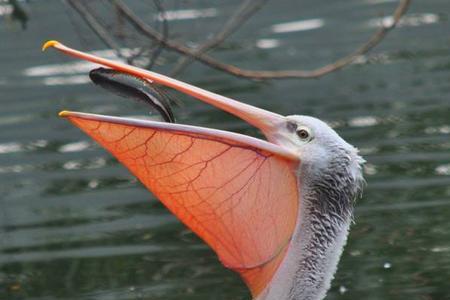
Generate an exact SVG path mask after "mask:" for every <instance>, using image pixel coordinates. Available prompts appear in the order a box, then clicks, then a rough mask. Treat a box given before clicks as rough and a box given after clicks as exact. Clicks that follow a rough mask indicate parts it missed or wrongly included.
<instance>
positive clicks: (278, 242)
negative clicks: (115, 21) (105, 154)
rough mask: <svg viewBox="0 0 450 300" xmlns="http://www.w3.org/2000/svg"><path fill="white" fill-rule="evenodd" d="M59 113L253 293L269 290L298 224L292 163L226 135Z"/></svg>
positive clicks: (236, 137) (295, 180)
mask: <svg viewBox="0 0 450 300" xmlns="http://www.w3.org/2000/svg"><path fill="white" fill-rule="evenodd" d="M61 116H64V117H67V118H68V119H69V120H70V121H71V122H72V123H73V124H74V125H76V126H77V127H79V128H80V129H81V130H83V131H84V132H86V133H87V134H88V135H89V136H91V137H92V138H93V139H94V140H96V141H97V142H98V143H99V144H100V145H102V146H103V147H104V148H105V149H107V150H108V151H109V152H111V153H112V154H113V155H114V156H115V157H116V158H117V159H118V160H119V161H120V162H121V163H122V164H123V165H124V166H126V167H127V168H128V169H129V170H130V171H131V172H132V173H133V174H134V175H135V176H136V177H137V178H139V180H140V181H141V182H142V183H143V184H144V185H145V186H146V187H147V188H148V189H149V190H150V191H151V192H152V193H153V194H154V195H155V196H156V197H157V198H158V199H159V200H160V201H161V202H162V203H163V204H164V205H165V206H166V207H167V208H168V209H169V210H170V211H171V212H172V213H173V214H175V215H176V216H177V217H178V218H179V219H180V220H181V221H182V222H183V223H184V224H186V225H187V226H188V227H189V228H190V229H191V230H192V231H194V232H195V233H196V234H197V235H198V236H199V237H201V238H202V239H203V240H204V241H205V242H206V243H207V244H208V245H209V246H211V248H213V249H214V251H215V252H216V253H217V255H218V256H219V258H220V261H221V262H222V263H223V264H224V265H225V266H226V267H227V268H230V269H233V270H234V271H236V272H237V273H239V274H240V275H241V277H242V278H243V279H244V281H245V282H246V284H247V285H248V287H249V288H250V290H251V292H252V294H253V296H257V295H258V294H259V293H260V292H261V291H262V290H263V289H264V288H265V287H266V286H267V284H268V283H269V282H270V280H271V279H272V277H273V275H274V274H275V272H276V270H277V268H278V266H279V264H280V263H281V261H282V260H283V258H284V256H285V253H286V250H287V248H288V246H289V242H290V239H291V236H292V234H293V231H294V228H295V225H296V219H297V214H298V186H297V178H296V176H295V173H294V170H295V169H296V168H297V167H298V162H294V161H292V160H289V159H288V158H285V157H283V156H281V155H279V154H277V153H274V152H271V151H270V150H268V148H267V149H266V148H264V149H263V148H258V147H256V146H255V145H257V144H256V143H254V142H253V141H254V140H256V139H254V138H251V137H246V136H242V135H239V134H234V133H230V132H224V131H219V130H214V129H206V128H200V127H194V126H187V125H179V124H170V123H162V122H152V121H140V120H135V119H125V118H116V117H108V116H99V115H91V114H83V113H73V112H62V113H61ZM247 140H248V142H247ZM266 144H269V143H266Z"/></svg>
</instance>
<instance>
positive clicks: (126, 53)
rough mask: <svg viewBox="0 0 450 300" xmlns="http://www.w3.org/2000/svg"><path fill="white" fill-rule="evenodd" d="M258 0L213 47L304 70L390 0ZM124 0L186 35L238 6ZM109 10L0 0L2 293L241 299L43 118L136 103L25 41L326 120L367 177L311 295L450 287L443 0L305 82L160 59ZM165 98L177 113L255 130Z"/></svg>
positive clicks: (232, 280) (154, 210) (449, 90)
mask: <svg viewBox="0 0 450 300" xmlns="http://www.w3.org/2000/svg"><path fill="white" fill-rule="evenodd" d="M247 2H248V1H247ZM254 2H257V1H256V0H255V1H254ZM259 2H260V4H262V5H261V7H258V8H256V7H254V11H252V12H251V13H250V15H249V16H246V17H245V22H242V24H240V25H239V26H238V27H237V28H236V29H235V30H233V31H235V32H234V34H233V35H232V36H230V37H228V38H227V39H225V40H224V41H222V42H221V43H219V44H218V45H217V46H216V47H215V48H214V49H213V50H212V51H211V52H210V55H211V56H213V57H214V58H216V59H217V60H219V61H222V62H224V63H227V64H233V65H237V66H239V67H242V68H247V69H254V70H263V69H265V70H282V69H301V70H309V69H314V68H317V67H320V66H323V65H326V64H329V63H332V62H333V61H336V60H337V59H339V58H340V57H343V56H345V55H347V54H349V53H352V52H353V51H354V50H355V49H357V48H358V47H359V46H360V45H362V44H364V43H365V42H366V41H367V40H368V39H369V37H370V36H371V35H372V34H373V33H374V32H375V31H376V30H377V28H379V26H380V24H381V23H383V22H385V23H386V22H387V23H389V22H390V21H392V19H389V18H387V17H388V16H390V15H392V13H393V11H394V10H395V8H396V6H397V5H398V4H399V2H398V1H395V0H393V1H392V0H339V1H338V0H335V1H318V0H302V1H295V0H282V1H279V0H277V1H274V0H272V1H259ZM77 3H78V4H77ZM124 3H126V4H127V5H128V7H129V8H130V9H132V10H133V12H134V13H135V14H136V15H137V16H139V18H140V19H141V20H143V21H144V22H145V23H146V24H148V25H149V26H151V27H152V28H154V29H155V30H156V31H157V32H158V34H160V36H162V37H163V38H164V39H173V40H175V41H177V42H178V43H180V44H182V45H187V46H188V47H191V49H192V48H193V47H199V45H202V44H204V43H206V42H208V41H211V40H214V38H217V33H218V32H221V30H223V29H224V27H225V26H227V25H226V24H228V23H227V22H229V20H230V19H231V18H233V16H236V12H237V10H238V9H240V7H241V5H243V4H242V1H235V0H227V1H204V0H167V1H151V0H148V1H136V0H135V1H131V0H130V1H124ZM77 7H78V9H77ZM80 7H81V11H80ZM83 7H84V8H85V9H86V8H87V12H88V14H86V10H85V11H84V13H83V10H82V9H83ZM89 15H91V17H93V19H94V20H95V21H97V22H94V23H97V25H99V26H100V27H97V28H96V27H95V25H93V23H92V22H91V23H90V24H89V22H88V21H87V20H89V17H88V18H86V16H89ZM123 15H124V14H123V13H122V14H119V13H117V9H116V8H115V7H114V1H100V0H96V1H59V0H46V1H31V0H30V1H7V0H0V299H8V300H12V299H34V300H38V299H39V300H44V299H101V300H103V299H104V300H110V299H111V300H112V299H114V300H115V299H155V300H156V299H158V300H159V299H161V300H162V299H165V300H169V299H223V300H225V299H226V300H229V299H250V295H249V293H248V291H247V289H246V287H245V286H244V284H243V283H242V282H241V281H240V279H239V278H238V277H237V275H235V274H234V273H233V272H231V271H229V270H226V269H225V268H223V267H222V266H221V265H220V263H219V262H218V260H217V258H216V256H215V254H214V253H213V252H212V251H211V250H209V249H208V248H207V247H206V246H205V245H204V244H203V243H202V242H201V241H200V240H199V239H197V238H196V237H195V236H194V235H193V234H192V233H191V232H190V231H189V230H187V229H186V228H185V227H184V226H183V225H181V224H180V223H179V222H178V221H177V220H176V219H175V218H174V217H173V216H171V215H170V214H169V213H168V211H167V210H166V209H165V208H164V207H163V206H162V205H161V204H160V203H159V202H158V201H157V200H156V199H155V198H154V197H153V196H152V195H151V194H150V193H149V192H148V191H146V190H145V189H144V188H143V187H142V186H141V184H140V183H139V182H137V181H136V179H135V178H134V177H133V176H131V175H130V174H129V173H128V172H127V171H126V169H125V168H124V167H122V166H121V165H120V164H119V163H117V161H116V160H115V159H113V158H112V157H111V156H110V155H109V154H107V153H106V152H105V151H104V150H102V149H101V148H99V146H97V145H96V144H95V143H93V142H92V141H91V140H90V139H89V138H88V137H87V136H85V135H84V134H82V133H81V132H80V131H79V130H78V129H76V128H75V127H73V126H71V125H70V124H69V123H68V122H67V121H65V120H62V119H60V118H58V117H57V113H58V112H59V111H60V110H62V109H70V110H77V111H85V112H94V113H102V114H110V115H120V116H143V115H146V114H147V111H146V110H147V108H146V107H143V106H142V105H139V104H136V103H134V102H131V101H127V100H123V99H119V98H117V97H115V96H112V95H111V94H109V93H106V92H104V91H103V90H99V89H98V88H96V87H94V86H93V84H91V83H90V82H89V78H88V76H87V72H88V71H89V70H90V69H92V68H93V66H92V65H89V64H86V63H84V62H80V61H75V60H73V59H71V58H69V57H66V56H63V55H61V54H59V53H56V52H55V51H47V52H46V53H43V52H41V50H40V48H41V45H42V43H43V42H44V41H46V40H48V39H58V40H60V41H61V42H64V43H66V44H67V45H70V46H72V47H75V48H78V49H82V50H85V51H95V53H96V54H99V55H102V56H105V57H111V58H113V57H116V58H122V59H124V60H127V61H129V62H132V63H134V64H136V65H140V66H145V67H150V68H152V69H154V70H157V71H158V72H161V73H165V74H171V73H174V74H176V75H177V78H180V79H182V80H184V81H187V82H189V83H192V84H194V85H198V86H200V87H202V88H205V89H209V90H211V91H214V92H216V93H220V94H223V95H226V96H229V97H231V98H235V99H238V100H241V101H244V102H247V103H250V104H253V105H257V106H260V107H263V108H266V109H269V110H272V111H275V112H277V113H281V114H285V115H288V114H306V115H312V116H315V117H318V118H321V119H322V120H325V121H327V122H329V123H330V124H331V125H332V126H333V127H334V128H335V129H336V130H337V131H338V132H339V134H340V135H341V136H342V137H343V138H344V139H345V140H347V141H348V142H349V143H351V144H353V145H355V146H357V147H358V148H359V149H360V150H361V153H362V155H363V156H364V157H365V158H366V160H367V164H366V166H365V170H364V172H365V177H366V180H367V187H366V188H365V193H364V196H363V198H362V199H361V200H359V201H358V203H357V205H356V216H355V224H354V225H353V228H352V230H351V233H350V237H349V242H348V245H347V247H346V248H345V251H344V254H343V257H342V260H341V263H340V265H339V269H338V272H337V274H336V278H335V280H334V281H333V284H332V288H331V290H330V292H329V294H328V297H327V299H384V300H388V299H412V300H416V299H417V300H419V299H420V300H431V299H436V300H441V299H450V222H449V219H450V23H449V17H450V2H449V1H448V0H433V1H424V0H416V1H413V2H412V5H411V7H410V8H409V10H408V12H407V14H406V15H405V16H404V17H403V19H402V21H401V22H400V23H399V24H398V26H397V28H396V29H395V30H393V31H392V32H390V33H389V35H387V36H386V37H385V39H384V40H383V41H382V42H381V44H380V45H378V46H377V47H376V48H375V49H374V50H372V51H370V52H369V53H367V54H365V55H363V56H359V57H358V58H357V59H356V61H355V62H354V63H352V64H351V65H349V66H347V67H346V68H345V69H343V70H340V71H337V72H333V73H331V74H329V75H327V76H325V77H321V78H319V79H284V80H264V81H262V80H249V79H245V78H238V77H235V76H231V75H230V74H228V73H226V72H221V71H219V70H216V69H213V68H210V67H208V66H205V65H203V64H201V63H198V62H194V63H192V64H191V65H189V66H188V67H187V68H181V70H176V68H177V67H178V68H179V64H180V59H182V56H180V55H179V54H177V53H176V52H173V51H169V50H168V49H165V48H164V47H161V43H155V42H154V41H153V42H152V41H151V40H150V39H148V38H145V37H143V36H142V34H139V33H136V32H135V31H133V30H134V29H133V27H132V26H130V24H129V23H127V22H128V21H127V20H126V19H125V18H124V16H123ZM91 19H92V18H91ZM91 21H92V20H91ZM95 28H96V29H97V31H95ZM99 28H100V29H99ZM102 28H103V33H105V32H106V35H105V34H103V35H102V30H101V29H102ZM93 29H94V30H93ZM99 30H100V31H99ZM109 38H112V39H110V40H109ZM173 95H174V97H176V98H177V99H179V100H180V102H182V104H180V105H179V106H176V107H175V108H174V109H175V114H176V116H177V118H178V122H180V123H187V124H195V125H200V126H205V127H213V128H220V129H225V130H230V131H236V132H241V133H245V134H249V135H254V136H258V132H256V130H255V129H253V128H251V127H250V126H249V125H248V124H246V123H244V122H242V121H240V120H238V119H236V118H234V117H232V116H230V115H228V114H225V113H223V112H221V111H219V110H217V109H215V108H213V107H210V106H208V105H205V104H202V103H200V102H198V101H194V100H192V99H189V98H188V97H185V96H182V95H179V94H176V93H173Z"/></svg>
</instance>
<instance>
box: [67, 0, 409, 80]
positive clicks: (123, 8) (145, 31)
mask: <svg viewBox="0 0 450 300" xmlns="http://www.w3.org/2000/svg"><path fill="white" fill-rule="evenodd" d="M67 1H69V2H70V3H71V5H72V6H73V7H74V8H75V9H77V11H78V12H79V13H80V15H82V16H83V18H84V19H85V20H86V22H87V23H88V24H89V25H90V27H91V28H92V29H93V30H94V32H96V34H97V35H98V36H99V37H100V38H101V39H102V40H103V41H104V42H105V43H106V44H108V45H109V46H110V47H112V48H114V49H116V51H118V50H119V49H118V47H117V45H116V44H115V43H114V40H113V39H112V38H111V36H110V35H109V33H108V32H107V31H105V30H102V28H103V27H102V26H101V25H100V24H97V25H99V26H97V25H96V23H98V22H96V20H95V18H93V17H92V15H91V14H90V12H89V11H88V10H87V8H86V7H84V6H83V5H82V4H80V3H79V2H80V1H75V0H67ZM261 1H265V0H261ZM247 2H248V1H246V3H247ZM411 2H412V0H401V1H400V2H399V4H398V6H397V8H396V10H395V12H394V14H393V18H392V22H391V23H390V24H382V26H381V27H380V28H379V29H378V30H377V31H376V32H375V33H374V34H373V35H372V36H371V37H370V38H369V40H368V41H367V42H365V43H364V44H363V45H362V46H360V47H359V48H357V49H356V50H355V51H354V52H353V53H351V54H349V55H347V56H345V57H343V58H340V59H338V60H336V61H335V62H333V63H330V64H327V65H325V66H322V67H319V68H317V69H314V70H280V71H271V70H247V69H241V68H239V67H237V66H234V65H231V64H227V63H224V62H221V61H219V60H217V59H215V58H213V57H211V56H209V55H208V54H206V53H204V52H205V51H207V49H208V47H211V46H210V44H211V45H212V47H214V46H216V45H218V44H220V43H221V42H222V41H223V40H224V39H225V38H227V37H228V36H229V35H230V34H232V33H233V32H234V31H235V30H236V29H237V28H238V27H239V26H238V25H237V26H236V27H233V26H231V24H230V25H229V26H230V27H228V29H224V30H223V31H222V32H221V33H219V34H218V35H217V36H216V38H215V39H214V40H213V41H212V42H211V43H207V44H205V45H204V46H202V47H201V48H205V49H203V50H201V49H192V48H189V47H187V46H185V45H183V44H181V43H179V42H177V41H175V40H171V39H169V38H168V37H167V36H166V34H161V33H159V32H158V31H156V30H155V29H153V27H151V26H150V25H148V24H147V23H145V22H144V21H142V20H141V19H140V18H139V17H138V16H137V15H136V14H135V13H134V12H133V11H132V10H131V9H130V8H129V7H128V6H127V5H126V4H125V3H123V1H121V0H115V1H114V3H115V8H116V9H117V10H118V11H120V12H121V14H122V16H123V17H124V18H125V19H126V20H127V21H128V22H129V24H130V25H131V26H132V27H134V29H135V30H136V31H137V32H139V33H140V34H142V35H143V36H146V37H147V38H149V39H150V40H152V41H155V42H157V43H159V44H160V45H161V46H163V47H164V48H165V49H168V50H171V51H175V52H177V53H179V54H181V55H183V56H185V57H187V58H189V59H190V60H196V61H199V62H201V63H203V64H204V65H206V66H209V67H211V68H214V69H217V70H220V71H222V72H226V73H229V74H231V75H234V76H237V77H243V78H249V79H260V80H261V79H289V78H303V79H308V78H319V77H322V76H324V75H327V74H329V73H332V72H335V71H337V70H340V69H342V68H344V67H345V66H347V65H349V64H351V63H353V62H354V61H355V60H356V59H357V58H359V57H360V56H361V55H364V54H366V53H367V52H369V51H370V50H371V49H373V48H374V47H375V46H377V45H378V44H379V43H380V42H381V41H382V40H383V39H384V38H385V36H386V35H387V34H388V33H389V32H390V31H391V30H392V29H394V28H395V27H396V26H397V25H398V23H399V21H400V19H401V18H402V17H403V15H404V14H405V13H406V11H407V10H408V8H409V6H410V4H411ZM261 5H262V2H261ZM255 9H256V8H255ZM248 14H252V10H246V12H241V13H240V12H237V14H236V15H235V16H236V18H237V19H238V20H240V22H244V21H245V19H246V16H247V15H248ZM103 29H104V28H103ZM199 50H201V51H199ZM118 53H119V54H120V52H118Z"/></svg>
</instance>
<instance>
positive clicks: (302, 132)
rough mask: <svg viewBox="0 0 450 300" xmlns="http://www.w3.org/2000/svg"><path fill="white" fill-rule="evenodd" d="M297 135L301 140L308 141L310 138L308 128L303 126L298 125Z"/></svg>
mask: <svg viewBox="0 0 450 300" xmlns="http://www.w3.org/2000/svg"><path fill="white" fill-rule="evenodd" d="M297 135H298V137H299V138H300V139H301V140H303V141H309V140H311V137H312V136H311V133H310V132H309V130H308V129H307V128H304V127H300V128H298V129H297Z"/></svg>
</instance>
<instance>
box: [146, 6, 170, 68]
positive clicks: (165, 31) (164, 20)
mask: <svg viewBox="0 0 450 300" xmlns="http://www.w3.org/2000/svg"><path fill="white" fill-rule="evenodd" d="M153 3H154V4H155V7H156V9H157V10H158V15H159V16H161V18H162V32H163V33H162V38H163V39H164V40H166V39H168V37H169V25H168V23H167V18H166V11H165V10H164V7H163V5H162V3H161V2H160V1H159V0H153ZM163 49H164V45H163V44H161V43H159V44H158V47H157V48H156V49H155V50H154V51H153V52H152V57H151V58H150V62H149V63H148V65H147V67H146V68H147V69H151V68H152V67H153V66H154V64H155V63H156V60H157V58H158V57H159V56H160V55H161V53H162V51H163Z"/></svg>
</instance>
